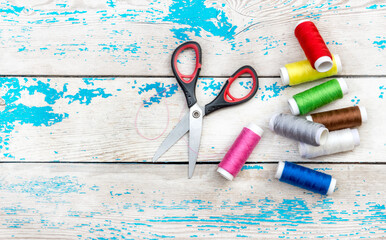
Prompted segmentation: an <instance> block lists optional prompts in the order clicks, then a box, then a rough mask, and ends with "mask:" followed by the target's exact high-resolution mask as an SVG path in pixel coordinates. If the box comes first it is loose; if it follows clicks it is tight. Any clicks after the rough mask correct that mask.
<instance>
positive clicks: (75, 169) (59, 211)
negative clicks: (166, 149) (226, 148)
mask: <svg viewBox="0 0 386 240" xmlns="http://www.w3.org/2000/svg"><path fill="white" fill-rule="evenodd" d="M307 166H308V167H311V168H314V169H317V170H320V171H324V172H326V173H328V174H332V175H333V176H334V177H336V179H337V190H336V191H335V193H334V194H333V195H332V196H330V197H322V196H320V195H319V194H312V193H310V192H305V191H303V190H302V189H299V188H296V187H293V186H290V185H287V184H285V183H282V182H280V181H278V180H277V179H275V178H274V173H275V169H276V164H260V165H247V166H246V167H245V168H244V170H243V171H242V172H241V173H240V174H239V176H238V177H237V178H236V180H235V181H233V182H230V181H224V179H223V178H222V177H220V176H219V175H218V174H217V173H216V172H215V170H216V165H207V164H203V165H198V166H197V169H196V174H195V176H194V177H193V178H192V179H190V180H188V179H187V178H186V171H187V167H186V166H183V165H172V164H168V165H163V166H161V165H143V164H75V165H74V164H3V165H1V166H0V171H1V172H2V173H6V175H4V174H2V177H1V179H0V198H1V205H2V207H1V208H0V216H1V219H2V221H1V224H0V229H1V230H0V238H3V239H11V238H12V239H27V238H34V239H88V238H90V239H91V238H93V239H96V238H103V239H164V238H165V239H169V238H172V239H187V238H189V237H191V238H193V237H196V238H198V239H236V238H246V237H250V238H252V239H277V238H284V239H299V238H302V239H318V238H325V239H341V240H342V239H360V238H372V239H384V238H385V237H386V233H385V231H386V210H385V204H386V203H385V194H386V189H385V187H384V186H385V184H386V181H385V178H384V172H385V171H386V166H385V165H352V164H349V165H347V164H341V165H332V166H328V167H326V165H324V164H323V165H321V164H317V165H315V164H313V165H307Z"/></svg>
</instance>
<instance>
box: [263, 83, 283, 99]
mask: <svg viewBox="0 0 386 240" xmlns="http://www.w3.org/2000/svg"><path fill="white" fill-rule="evenodd" d="M289 87H290V86H278V83H277V82H275V83H273V84H271V85H265V86H264V90H263V91H260V94H259V92H258V94H257V96H260V99H261V100H262V101H268V100H270V99H271V98H275V97H278V96H281V95H283V91H284V90H285V89H286V88H289Z"/></svg>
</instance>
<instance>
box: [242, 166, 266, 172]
mask: <svg viewBox="0 0 386 240" xmlns="http://www.w3.org/2000/svg"><path fill="white" fill-rule="evenodd" d="M251 169H256V170H262V169H264V168H263V166H260V165H250V164H246V165H244V166H243V167H242V168H241V171H244V170H251Z"/></svg>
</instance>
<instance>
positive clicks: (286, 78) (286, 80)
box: [280, 67, 290, 85]
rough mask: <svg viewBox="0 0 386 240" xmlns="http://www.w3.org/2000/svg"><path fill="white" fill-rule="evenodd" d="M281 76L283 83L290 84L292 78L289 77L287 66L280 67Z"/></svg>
mask: <svg viewBox="0 0 386 240" xmlns="http://www.w3.org/2000/svg"><path fill="white" fill-rule="evenodd" d="M280 78H281V83H282V84H283V85H288V84H289V82H290V79H289V74H288V71H287V68H285V67H282V68H280Z"/></svg>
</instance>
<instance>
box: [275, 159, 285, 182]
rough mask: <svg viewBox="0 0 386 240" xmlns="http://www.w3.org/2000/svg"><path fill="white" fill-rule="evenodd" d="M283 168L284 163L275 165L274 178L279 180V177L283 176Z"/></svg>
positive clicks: (280, 162)
mask: <svg viewBox="0 0 386 240" xmlns="http://www.w3.org/2000/svg"><path fill="white" fill-rule="evenodd" d="M284 166H285V162H283V161H279V164H278V165H277V170H276V174H275V178H277V179H279V180H280V178H281V175H282V174H283V171H284Z"/></svg>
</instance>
